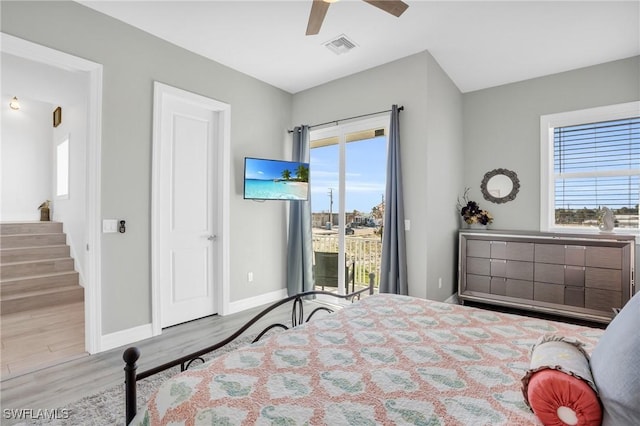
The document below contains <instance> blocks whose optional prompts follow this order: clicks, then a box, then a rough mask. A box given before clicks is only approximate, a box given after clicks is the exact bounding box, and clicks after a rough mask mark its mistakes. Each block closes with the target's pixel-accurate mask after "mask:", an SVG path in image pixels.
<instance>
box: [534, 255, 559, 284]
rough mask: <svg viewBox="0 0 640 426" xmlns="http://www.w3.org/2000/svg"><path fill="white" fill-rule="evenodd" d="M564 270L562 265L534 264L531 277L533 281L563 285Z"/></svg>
mask: <svg viewBox="0 0 640 426" xmlns="http://www.w3.org/2000/svg"><path fill="white" fill-rule="evenodd" d="M563 252H564V251H563ZM564 270H565V268H564V265H552V264H550V263H536V264H535V266H534V274H533V277H534V280H535V281H540V282H543V283H553V284H564Z"/></svg>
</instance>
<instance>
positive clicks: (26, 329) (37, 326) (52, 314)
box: [0, 302, 88, 380]
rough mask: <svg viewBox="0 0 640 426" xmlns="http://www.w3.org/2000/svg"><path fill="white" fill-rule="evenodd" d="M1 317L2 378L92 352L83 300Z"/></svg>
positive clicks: (0, 354)
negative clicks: (87, 347)
mask: <svg viewBox="0 0 640 426" xmlns="http://www.w3.org/2000/svg"><path fill="white" fill-rule="evenodd" d="M0 321H1V323H0V342H1V348H0V358H1V362H0V364H1V365H2V376H1V377H2V380H5V379H8V378H10V377H15V376H17V375H21V374H25V373H29V372H32V371H35V370H39V369H42V368H46V367H49V366H51V365H55V364H59V363H61V362H65V361H69V360H71V359H74V358H79V357H83V356H87V355H88V353H87V352H85V350H84V347H85V342H84V303H82V302H80V303H71V304H66V305H58V306H53V307H50V308H47V309H37V310H31V311H24V312H16V313H12V314H4V315H2V317H1V320H0Z"/></svg>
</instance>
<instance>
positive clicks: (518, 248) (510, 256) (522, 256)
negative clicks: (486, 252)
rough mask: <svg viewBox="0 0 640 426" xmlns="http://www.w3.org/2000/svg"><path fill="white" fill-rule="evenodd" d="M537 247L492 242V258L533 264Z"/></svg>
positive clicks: (507, 242) (528, 244)
mask: <svg viewBox="0 0 640 426" xmlns="http://www.w3.org/2000/svg"><path fill="white" fill-rule="evenodd" d="M534 247H535V245H534V244H533V243H515V242H512V241H491V258H492V259H507V260H523V261H528V262H533V253H534Z"/></svg>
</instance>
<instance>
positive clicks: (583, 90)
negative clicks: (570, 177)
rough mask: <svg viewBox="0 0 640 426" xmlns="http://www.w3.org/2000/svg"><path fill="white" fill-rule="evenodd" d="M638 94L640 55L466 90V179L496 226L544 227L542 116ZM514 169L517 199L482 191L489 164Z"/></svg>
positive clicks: (472, 194) (629, 98)
mask: <svg viewBox="0 0 640 426" xmlns="http://www.w3.org/2000/svg"><path fill="white" fill-rule="evenodd" d="M638 99H640V57H634V58H629V59H624V60H620V61H615V62H609V63H605V64H601V65H596V66H592V67H588V68H582V69H578V70H574V71H568V72H563V73H560V74H553V75H549V76H546V77H541V78H536V79H532V80H526V81H523V82H519V83H513V84H508V85H504V86H499V87H494V88H490V89H485V90H479V91H476V92H470V93H465V94H464V96H463V105H464V107H463V108H464V110H463V111H464V170H465V175H464V182H465V186H466V187H469V188H471V191H470V192H469V195H470V197H469V198H470V199H473V200H475V201H478V202H479V203H480V206H481V207H483V208H486V209H487V210H489V211H490V212H491V213H492V214H493V216H494V223H493V225H492V227H493V228H495V229H520V230H532V231H538V230H540V116H541V115H544V114H553V113H558V112H563V111H572V110H579V109H584V108H592V107H597V106H603V105H610V104H617V103H623V102H631V101H636V100H638ZM500 167H503V168H506V169H510V170H513V171H514V172H516V173H517V174H518V178H519V179H520V185H521V186H520V192H519V193H518V196H517V198H516V199H515V200H514V201H511V202H508V203H505V204H492V203H490V202H489V201H486V200H485V199H484V198H483V197H482V194H481V193H480V182H481V181H482V177H483V176H484V174H485V173H486V172H488V171H489V170H493V169H496V168H500Z"/></svg>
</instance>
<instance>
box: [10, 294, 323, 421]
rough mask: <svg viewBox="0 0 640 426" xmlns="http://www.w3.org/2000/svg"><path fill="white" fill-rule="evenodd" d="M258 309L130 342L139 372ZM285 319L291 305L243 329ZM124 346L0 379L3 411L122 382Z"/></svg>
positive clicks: (51, 404) (46, 404)
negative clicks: (136, 352)
mask: <svg viewBox="0 0 640 426" xmlns="http://www.w3.org/2000/svg"><path fill="white" fill-rule="evenodd" d="M314 303H315V302H314ZM261 309H263V307H260V308H255V309H250V310H247V311H244V312H241V313H238V314H233V315H227V316H224V317H221V316H217V315H214V316H211V317H207V318H203V319H200V320H196V321H191V322H188V323H185V324H181V325H177V326H174V327H170V328H167V329H164V330H163V332H162V335H160V336H157V337H153V338H150V339H146V340H143V341H141V342H138V343H136V344H135V346H137V347H138V348H139V349H140V351H141V353H142V356H141V358H140V360H139V361H138V371H143V370H146V369H148V368H151V367H154V366H156V365H159V364H161V363H164V362H167V361H169V360H171V359H175V358H177V357H179V356H181V355H185V354H188V353H191V352H194V351H195V350H198V349H201V348H203V347H205V346H207V345H209V344H213V343H216V342H218V341H220V340H222V339H224V338H225V337H227V336H228V335H230V334H231V333H233V332H234V331H235V330H237V329H238V328H240V327H241V326H242V325H244V324H245V323H246V322H247V321H248V320H249V319H250V318H251V317H253V315H255V314H256V313H258V312H259V311H260V310H261ZM310 312H311V310H305V313H306V314H307V315H308V313H310ZM290 318H291V308H290V306H288V305H287V306H283V307H281V308H278V309H277V310H276V311H274V312H272V313H271V314H269V316H267V317H266V318H265V319H263V320H261V321H260V322H258V323H257V324H256V325H255V326H254V327H252V328H251V329H250V330H249V331H248V332H249V333H251V332H253V333H256V332H258V331H260V330H261V329H262V328H263V327H264V326H265V325H266V324H270V323H272V322H274V321H279V322H282V323H284V324H287V325H288V324H290ZM261 327H262V328H261ZM128 346H132V345H128ZM125 349H126V347H120V348H116V349H112V350H109V351H106V352H102V353H99V354H95V355H87V356H84V357H81V358H76V359H72V360H69V361H66V362H63V363H61V364H58V365H55V366H52V367H48V368H44V369H40V370H37V371H33V372H31V373H27V374H22V375H19V376H17V377H12V378H9V379H7V380H3V381H2V382H1V383H0V388H1V389H0V405H1V406H2V408H3V409H34V410H37V409H54V408H57V407H62V406H64V405H66V404H68V403H71V402H74V401H77V400H79V399H80V398H82V397H84V396H87V395H92V394H95V393H97V392H100V391H102V390H105V389H108V388H110V387H112V386H115V385H117V384H121V383H123V381H124V372H123V368H124V362H123V361H122V353H123V352H124V350H125ZM3 424H4V423H3Z"/></svg>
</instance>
